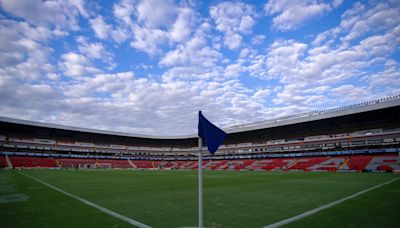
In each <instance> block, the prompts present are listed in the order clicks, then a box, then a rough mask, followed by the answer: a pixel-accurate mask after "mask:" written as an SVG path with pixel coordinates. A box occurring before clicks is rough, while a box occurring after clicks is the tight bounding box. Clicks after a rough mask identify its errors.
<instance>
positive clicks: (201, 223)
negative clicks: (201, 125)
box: [198, 137, 203, 228]
mask: <svg viewBox="0 0 400 228" xmlns="http://www.w3.org/2000/svg"><path fill="white" fill-rule="evenodd" d="M202 147H203V141H202V138H201V137H199V163H198V166H199V167H198V169H199V228H203V166H202V163H203V156H202V153H201V149H202Z"/></svg>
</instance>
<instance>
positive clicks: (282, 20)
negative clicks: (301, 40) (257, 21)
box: [264, 0, 341, 30]
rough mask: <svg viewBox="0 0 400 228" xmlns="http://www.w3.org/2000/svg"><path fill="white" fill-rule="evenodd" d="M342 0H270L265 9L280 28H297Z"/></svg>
mask: <svg viewBox="0 0 400 228" xmlns="http://www.w3.org/2000/svg"><path fill="white" fill-rule="evenodd" d="M340 4H341V1H334V2H333V3H331V4H329V3H325V2H321V1H314V0H306V1H302V0H269V1H267V3H266V4H265V7H264V10H265V13H266V14H267V15H272V16H274V15H275V17H274V18H273V19H272V23H273V25H274V27H275V28H277V29H279V30H293V29H297V28H299V27H301V26H303V24H304V23H305V22H307V21H309V20H310V19H311V18H313V17H316V16H321V15H324V14H325V13H327V12H329V11H331V10H332V9H333V8H336V7H338V6H339V5H340Z"/></svg>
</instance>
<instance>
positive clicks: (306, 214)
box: [264, 177, 400, 228]
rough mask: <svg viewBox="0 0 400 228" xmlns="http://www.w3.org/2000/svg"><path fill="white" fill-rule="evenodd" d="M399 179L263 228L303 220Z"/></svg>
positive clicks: (273, 227)
mask: <svg viewBox="0 0 400 228" xmlns="http://www.w3.org/2000/svg"><path fill="white" fill-rule="evenodd" d="M399 179H400V177H398V178H395V179H392V180H390V181H387V182H385V183H382V184H378V185H376V186H374V187H371V188H367V189H364V190H362V191H360V192H357V193H355V194H353V195H350V196H347V197H344V198H342V199H340V200H336V201H333V202H331V203H328V204H325V205H323V206H321V207H317V208H314V209H312V210H309V211H306V212H304V213H303V214H299V215H297V216H294V217H292V218H288V219H285V220H282V221H280V222H277V223H273V224H270V225H268V226H264V228H275V227H280V226H283V225H286V224H289V223H292V222H295V221H297V220H300V219H303V218H305V217H308V216H310V215H313V214H315V213H317V212H320V211H322V210H325V209H327V208H330V207H333V206H335V205H338V204H340V203H343V202H344V201H347V200H349V199H353V198H355V197H357V196H359V195H362V194H364V193H367V192H369V191H372V190H375V189H377V188H380V187H382V186H384V185H387V184H390V183H393V182H395V181H397V180H399Z"/></svg>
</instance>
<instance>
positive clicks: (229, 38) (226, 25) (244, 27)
mask: <svg viewBox="0 0 400 228" xmlns="http://www.w3.org/2000/svg"><path fill="white" fill-rule="evenodd" d="M210 16H211V18H212V19H213V20H214V23H215V25H216V29H217V30H219V31H221V32H223V33H225V38H224V44H225V46H226V47H228V48H229V49H236V48H238V47H240V46H241V43H242V36H241V35H240V34H247V33H250V32H251V30H252V28H253V26H254V24H255V17H256V13H255V10H254V6H252V5H250V4H245V3H242V2H235V3H231V2H223V3H220V4H218V5H215V6H212V7H211V8H210Z"/></svg>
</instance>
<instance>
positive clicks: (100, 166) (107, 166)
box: [96, 163, 112, 169]
mask: <svg viewBox="0 0 400 228" xmlns="http://www.w3.org/2000/svg"><path fill="white" fill-rule="evenodd" d="M111 168H112V166H111V163H96V169H111Z"/></svg>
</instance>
